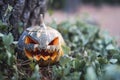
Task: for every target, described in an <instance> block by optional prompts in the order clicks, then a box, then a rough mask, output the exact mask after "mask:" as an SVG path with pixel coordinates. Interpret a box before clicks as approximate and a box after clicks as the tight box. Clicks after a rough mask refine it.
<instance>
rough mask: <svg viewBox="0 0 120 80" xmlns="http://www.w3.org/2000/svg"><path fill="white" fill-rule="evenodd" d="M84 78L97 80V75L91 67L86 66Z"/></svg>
mask: <svg viewBox="0 0 120 80" xmlns="http://www.w3.org/2000/svg"><path fill="white" fill-rule="evenodd" d="M85 77H86V80H98V79H97V75H96V73H95V70H94V68H93V67H88V68H87V74H86V76H85Z"/></svg>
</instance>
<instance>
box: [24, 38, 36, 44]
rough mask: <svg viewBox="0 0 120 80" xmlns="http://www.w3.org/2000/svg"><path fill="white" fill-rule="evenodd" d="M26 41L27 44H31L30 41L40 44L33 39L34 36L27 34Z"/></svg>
mask: <svg viewBox="0 0 120 80" xmlns="http://www.w3.org/2000/svg"><path fill="white" fill-rule="evenodd" d="M25 43H26V44H29V43H33V44H38V42H37V41H35V40H34V39H32V38H31V37H29V36H26V37H25Z"/></svg>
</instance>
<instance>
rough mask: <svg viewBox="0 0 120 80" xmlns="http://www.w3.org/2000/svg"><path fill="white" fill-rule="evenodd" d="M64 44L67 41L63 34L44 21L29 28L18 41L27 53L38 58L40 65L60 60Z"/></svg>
mask: <svg viewBox="0 0 120 80" xmlns="http://www.w3.org/2000/svg"><path fill="white" fill-rule="evenodd" d="M62 45H65V43H64V40H63V38H62V36H61V34H60V33H59V32H58V31H57V30H55V29H53V28H51V27H46V26H45V24H44V22H43V21H42V23H41V24H40V26H32V27H29V28H27V29H26V30H25V31H24V32H23V34H22V35H21V37H20V39H19V41H18V47H19V48H20V49H22V50H23V51H24V53H25V55H26V56H27V57H28V58H29V59H34V60H36V61H37V62H38V63H39V65H40V66H46V65H49V64H50V65H51V64H54V63H56V62H58V61H59V59H60V57H61V56H62V55H63V50H62Z"/></svg>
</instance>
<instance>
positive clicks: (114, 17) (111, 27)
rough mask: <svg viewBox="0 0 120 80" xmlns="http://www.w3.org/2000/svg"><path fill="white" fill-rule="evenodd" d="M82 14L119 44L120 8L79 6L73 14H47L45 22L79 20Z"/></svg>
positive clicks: (61, 12)
mask: <svg viewBox="0 0 120 80" xmlns="http://www.w3.org/2000/svg"><path fill="white" fill-rule="evenodd" d="M84 14H89V16H90V17H91V18H93V19H94V20H96V21H97V22H98V23H99V24H100V27H101V29H102V30H107V31H108V32H109V33H110V35H112V36H115V37H116V38H117V39H118V42H119V44H120V6H106V5H104V6H102V7H94V6H90V5H85V6H80V7H79V8H78V10H77V11H76V12H75V13H67V12H65V11H55V12H54V14H53V15H52V16H49V14H48V13H47V14H46V18H45V21H46V22H50V21H51V20H52V19H54V20H56V22H57V23H59V22H61V21H64V20H72V21H73V20H74V18H81V16H83V15H84Z"/></svg>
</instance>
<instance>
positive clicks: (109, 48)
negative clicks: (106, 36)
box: [106, 44, 116, 50]
mask: <svg viewBox="0 0 120 80" xmlns="http://www.w3.org/2000/svg"><path fill="white" fill-rule="evenodd" d="M106 49H107V50H115V49H116V48H115V47H114V46H113V45H112V44H109V45H108V46H107V47H106Z"/></svg>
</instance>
